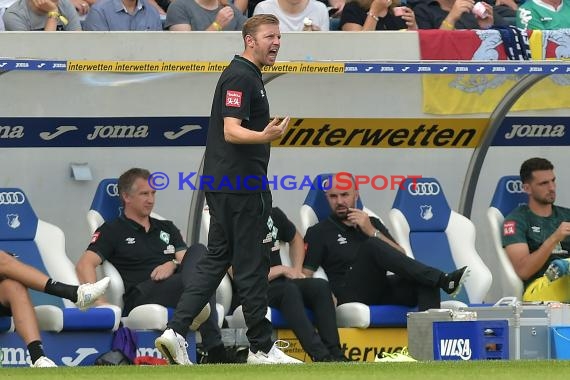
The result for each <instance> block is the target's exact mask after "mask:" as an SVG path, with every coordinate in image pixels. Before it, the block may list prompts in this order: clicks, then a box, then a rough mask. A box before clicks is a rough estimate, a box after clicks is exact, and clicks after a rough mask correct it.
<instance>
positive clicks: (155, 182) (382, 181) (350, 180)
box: [109, 172, 422, 195]
mask: <svg viewBox="0 0 570 380" xmlns="http://www.w3.org/2000/svg"><path fill="white" fill-rule="evenodd" d="M408 178H411V179H413V182H412V183H416V181H415V180H416V179H419V178H422V176H421V175H406V176H404V175H388V176H385V175H381V174H378V175H374V176H368V175H352V174H350V173H347V172H341V173H337V174H334V179H335V182H336V189H338V190H348V189H351V188H353V187H354V185H356V188H357V189H358V188H359V187H360V186H361V185H370V186H371V187H372V188H373V189H374V190H388V189H390V190H396V189H401V190H403V189H404V188H403V183H404V181H405V180H406V179H408ZM177 179H178V183H177V184H176V187H177V189H178V190H204V191H224V190H226V191H235V190H246V191H256V190H309V189H310V190H317V189H318V190H323V191H326V190H330V189H331V188H332V179H333V175H330V176H323V177H322V178H321V181H320V183H317V184H315V183H314V182H313V179H312V177H311V176H309V175H301V176H295V175H283V176H278V175H273V176H270V177H260V176H255V175H248V176H243V177H242V176H239V175H238V176H235V177H231V178H230V177H227V176H223V177H221V178H214V176H209V175H198V173H196V172H190V173H184V172H178V173H177ZM148 184H149V185H150V187H152V188H153V189H154V190H164V189H166V188H167V187H169V186H170V177H169V176H168V174H166V173H165V172H154V173H151V175H150V177H149V178H148ZM109 195H110V194H109Z"/></svg>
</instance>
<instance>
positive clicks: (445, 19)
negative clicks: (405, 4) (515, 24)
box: [414, 0, 508, 30]
mask: <svg viewBox="0 0 570 380" xmlns="http://www.w3.org/2000/svg"><path fill="white" fill-rule="evenodd" d="M481 4H483V6H484V7H485V10H486V12H487V14H488V15H487V16H486V17H484V18H483V17H481V16H478V15H474V14H473V7H474V6H475V1H474V0H426V1H425V2H421V3H418V4H417V5H416V6H415V7H414V13H415V14H416V22H417V23H418V28H420V29H444V30H454V29H489V28H490V27H492V26H493V25H502V26H504V25H507V24H508V23H507V22H505V20H504V19H503V17H502V16H500V15H499V14H498V13H497V12H494V11H493V7H492V6H491V5H489V4H487V3H485V2H481Z"/></svg>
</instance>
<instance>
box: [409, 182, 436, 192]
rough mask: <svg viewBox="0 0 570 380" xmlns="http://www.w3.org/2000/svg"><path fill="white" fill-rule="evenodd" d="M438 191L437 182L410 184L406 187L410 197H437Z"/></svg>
mask: <svg viewBox="0 0 570 380" xmlns="http://www.w3.org/2000/svg"><path fill="white" fill-rule="evenodd" d="M440 190H441V189H440V187H439V184H438V183H437V182H411V183H410V184H409V185H408V193H410V195H437V194H439V192H440Z"/></svg>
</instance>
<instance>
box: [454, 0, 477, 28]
mask: <svg viewBox="0 0 570 380" xmlns="http://www.w3.org/2000/svg"><path fill="white" fill-rule="evenodd" d="M474 5H475V1H474V0H455V3H453V7H452V8H451V10H450V11H449V15H448V16H447V18H448V19H451V20H449V21H453V22H452V23H453V24H454V25H455V23H456V22H457V20H459V18H460V17H461V15H462V14H463V13H471V10H473V6H474Z"/></svg>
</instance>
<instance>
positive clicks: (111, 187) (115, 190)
mask: <svg viewBox="0 0 570 380" xmlns="http://www.w3.org/2000/svg"><path fill="white" fill-rule="evenodd" d="M107 194H108V195H109V196H110V197H118V196H119V186H118V185H117V184H116V183H110V184H108V185H107Z"/></svg>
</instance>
